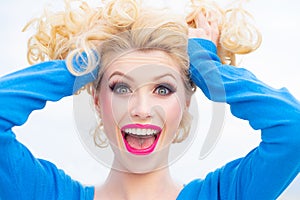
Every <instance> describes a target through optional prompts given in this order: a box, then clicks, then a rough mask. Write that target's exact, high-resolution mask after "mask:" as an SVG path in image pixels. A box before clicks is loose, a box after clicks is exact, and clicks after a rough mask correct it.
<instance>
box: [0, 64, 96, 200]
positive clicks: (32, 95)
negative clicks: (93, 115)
mask: <svg viewBox="0 0 300 200" xmlns="http://www.w3.org/2000/svg"><path fill="white" fill-rule="evenodd" d="M92 80H93V75H92V74H89V75H86V76H83V77H78V78H77V77H74V76H73V75H71V74H70V73H69V71H68V70H67V68H66V65H65V62H64V61H61V60H60V61H49V62H43V63H40V64H37V65H34V66H31V67H29V68H26V69H23V70H20V71H17V72H15V73H12V74H9V75H6V76H3V77H1V78H0V177H1V178H0V199H93V195H94V188H93V187H87V186H83V185H81V184H80V183H79V182H77V181H73V180H72V179H71V178H70V177H69V176H68V175H66V174H65V173H64V172H63V171H62V170H59V169H57V168H56V166H55V165H53V164H52V163H50V162H48V161H45V160H42V159H36V158H35V157H34V156H33V155H32V154H31V152H30V151H29V150H28V149H27V148H26V147H25V146H24V145H22V144H21V143H20V142H18V141H17V139H16V136H15V134H14V133H13V131H12V128H13V127H14V126H20V125H22V124H24V123H25V122H26V120H27V119H28V116H29V115H30V113H31V112H32V111H33V110H37V109H42V108H43V107H44V106H45V104H46V102H47V101H58V100H60V99H61V98H63V97H65V96H69V95H72V94H73V93H74V92H75V91H77V90H78V89H79V88H80V87H81V86H83V85H85V84H87V83H88V82H90V81H92ZM57 137H59V136H57Z"/></svg>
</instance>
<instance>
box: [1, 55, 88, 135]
mask: <svg viewBox="0 0 300 200" xmlns="http://www.w3.org/2000/svg"><path fill="white" fill-rule="evenodd" d="M93 79H94V78H93V74H89V75H85V76H84V77H74V76H73V75H71V74H70V73H69V71H68V69H67V68H66V65H65V61H62V60H57V61H49V62H43V63H40V64H37V65H34V66H31V67H29V68H26V69H23V70H20V71H17V72H15V73H12V74H9V75H6V76H3V77H1V78H0V97H1V98H0V132H5V131H7V130H9V129H11V128H12V127H13V126H20V125H22V124H23V123H24V122H25V121H26V120H27V118H28V116H29V114H30V113H31V112H32V111H33V110H37V109H41V108H43V107H44V106H45V104H46V101H58V100H60V99H61V98H63V97H65V96H69V95H72V94H73V93H74V92H75V91H77V90H78V89H79V88H80V87H81V86H83V85H85V84H86V83H88V82H90V81H92V80H93Z"/></svg>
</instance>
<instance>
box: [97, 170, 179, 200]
mask: <svg viewBox="0 0 300 200" xmlns="http://www.w3.org/2000/svg"><path fill="white" fill-rule="evenodd" d="M181 189H182V186H180V185H179V184H176V183H175V182H174V181H173V180H172V178H171V175H170V172H169V169H168V168H164V169H161V170H157V171H154V172H149V173H144V174H135V173H128V172H122V171H117V170H113V169H112V170H111V172H110V174H109V176H108V177H107V179H106V181H105V183H104V184H103V185H102V186H101V187H99V188H96V191H95V199H116V200H118V199H120V200H121V199H122V200H136V199H139V200H140V199H143V200H148V199H149V200H150V199H151V200H153V199H157V200H158V199H176V197H177V196H178V194H179V192H180V190H181Z"/></svg>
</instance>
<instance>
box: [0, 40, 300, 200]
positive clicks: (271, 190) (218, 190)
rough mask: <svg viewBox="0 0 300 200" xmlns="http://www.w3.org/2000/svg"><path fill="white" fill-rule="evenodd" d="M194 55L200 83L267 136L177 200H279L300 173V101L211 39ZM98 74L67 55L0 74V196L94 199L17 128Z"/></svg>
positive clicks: (194, 74) (195, 45) (192, 49)
mask: <svg viewBox="0 0 300 200" xmlns="http://www.w3.org/2000/svg"><path fill="white" fill-rule="evenodd" d="M189 55H190V60H191V68H190V72H191V78H192V80H193V81H194V82H195V83H196V84H197V86H198V87H200V88H201V90H202V91H203V92H204V94H205V95H206V96H207V97H208V98H209V99H211V100H212V101H217V102H226V103H228V104H230V108H231V112H232V114H233V115H235V116H236V117H239V118H241V119H245V120H248V121H249V123H250V125H251V126H252V127H253V128H254V129H260V130H261V133H262V137H261V138H262V142H261V143H260V145H259V146H258V147H257V148H255V149H254V150H252V151H251V152H250V153H249V154H248V155H247V156H245V157H244V158H241V159H238V160H235V161H232V162H230V163H228V164H226V165H225V166H224V167H222V168H220V169H218V170H216V171H214V172H211V173H209V174H208V175H207V177H206V178H205V179H204V180H200V179H195V180H194V181H192V182H190V183H189V184H187V185H186V186H185V187H184V189H183V190H182V191H181V193H180V194H179V196H178V198H177V199H264V200H265V199H275V198H276V197H278V196H279V195H280V193H281V192H282V191H283V190H284V189H285V188H286V187H287V186H288V184H289V183H291V181H292V180H293V179H294V178H295V177H296V176H297V174H298V173H299V171H300V156H299V155H300V103H299V102H298V101H297V100H296V99H295V98H294V97H293V96H292V95H291V94H290V93H289V92H288V91H287V90H286V89H280V90H277V89H273V88H271V87H269V86H267V85H265V84H264V83H262V82H261V81H259V80H257V79H256V77H255V76H254V75H253V74H251V73H250V72H249V71H247V70H245V69H242V68H236V67H232V66H229V65H222V64H221V63H220V61H219V58H218V57H217V56H216V48H215V46H214V45H213V44H212V43H211V42H209V41H206V40H201V39H193V40H190V43H189ZM92 80H93V76H92V75H86V76H83V77H78V78H75V77H74V76H72V75H71V74H70V73H69V72H68V70H67V69H66V66H65V62H64V61H50V62H44V63H41V64H37V65H34V66H31V67H29V68H26V69H24V70H21V71H18V72H15V73H12V74H9V75H6V76H4V77H2V78H0V177H1V178H0V199H4V200H6V199H22V200H23V199H47V200H49V199H63V200H66V199H93V196H94V187H88V186H84V185H82V184H80V183H79V182H77V181H74V180H72V179H71V178H70V177H69V176H68V175H66V174H65V173H64V172H63V171H62V170H60V169H57V167H56V166H55V165H54V164H52V163H50V162H48V161H45V160H42V159H37V158H34V156H33V155H32V154H31V153H30V151H29V150H28V149H27V148H26V147H25V146H24V145H22V144H21V143H20V142H18V141H17V140H16V137H15V134H14V133H13V131H12V128H13V127H14V126H19V125H22V124H24V123H25V122H26V120H27V118H28V116H29V115H30V113H31V112H32V111H33V110H37V109H42V108H43V107H44V106H45V104H46V102H47V101H58V100H60V99H61V98H63V97H65V96H69V95H72V94H73V93H74V92H75V91H77V90H78V89H79V88H80V87H81V86H83V85H85V84H86V83H88V82H90V81H92ZM75 83H76V84H75Z"/></svg>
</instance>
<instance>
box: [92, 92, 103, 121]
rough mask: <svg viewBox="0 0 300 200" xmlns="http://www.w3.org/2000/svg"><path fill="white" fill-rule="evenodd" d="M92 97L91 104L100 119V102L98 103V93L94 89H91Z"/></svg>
mask: <svg viewBox="0 0 300 200" xmlns="http://www.w3.org/2000/svg"><path fill="white" fill-rule="evenodd" d="M91 93H92V97H93V103H94V106H95V109H96V112H97V114H98V115H99V116H100V117H101V109H100V101H99V95H98V92H97V91H95V89H94V88H92V89H91Z"/></svg>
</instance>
